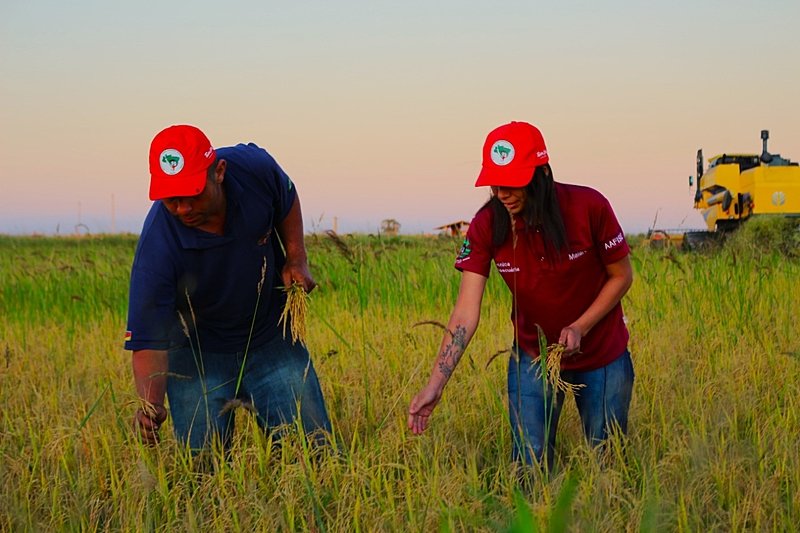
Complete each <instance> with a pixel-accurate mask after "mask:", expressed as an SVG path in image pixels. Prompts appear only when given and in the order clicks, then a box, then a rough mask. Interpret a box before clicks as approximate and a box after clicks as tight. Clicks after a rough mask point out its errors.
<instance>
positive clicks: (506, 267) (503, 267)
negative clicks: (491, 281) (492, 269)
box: [497, 261, 519, 272]
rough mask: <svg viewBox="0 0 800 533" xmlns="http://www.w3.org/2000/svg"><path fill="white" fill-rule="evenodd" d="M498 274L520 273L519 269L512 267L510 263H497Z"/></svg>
mask: <svg viewBox="0 0 800 533" xmlns="http://www.w3.org/2000/svg"><path fill="white" fill-rule="evenodd" d="M497 271H498V272H519V267H515V266H511V263H509V262H508V261H503V262H501V263H497Z"/></svg>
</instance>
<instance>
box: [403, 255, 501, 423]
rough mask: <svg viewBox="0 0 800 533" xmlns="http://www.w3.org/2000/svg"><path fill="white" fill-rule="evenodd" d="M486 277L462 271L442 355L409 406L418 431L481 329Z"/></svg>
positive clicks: (410, 416) (443, 340) (440, 353)
mask: <svg viewBox="0 0 800 533" xmlns="http://www.w3.org/2000/svg"><path fill="white" fill-rule="evenodd" d="M486 280H487V278H485V277H483V276H481V275H480V274H475V273H474V272H467V271H465V272H463V273H462V275H461V285H460V287H459V289H458V299H457V300H456V305H455V307H454V308H453V312H452V313H451V314H450V320H449V321H448V322H447V332H446V333H445V334H444V338H443V339H442V344H441V346H440V348H439V355H438V356H437V357H436V363H435V364H434V366H433V371H432V372H431V376H430V378H429V379H428V384H427V385H426V386H425V388H423V389H422V390H421V391H420V392H419V394H417V395H416V396H415V397H414V399H413V400H411V405H410V407H409V408H408V428H409V429H410V430H411V431H413V432H414V434H416V435H419V434H420V433H422V432H423V431H425V429H426V428H427V427H428V422H429V420H430V416H431V414H432V413H433V410H434V408H435V407H436V405H437V404H438V403H439V400H440V399H441V397H442V391H443V390H444V387H445V385H447V382H448V381H449V380H450V376H452V375H453V372H454V371H455V369H456V366H457V365H458V362H459V361H460V360H461V356H462V355H464V351H465V350H466V349H467V345H468V344H469V341H470V340H471V339H472V336H473V335H474V334H475V330H477V329H478V322H479V321H480V315H481V300H483V291H484V288H485V287H486Z"/></svg>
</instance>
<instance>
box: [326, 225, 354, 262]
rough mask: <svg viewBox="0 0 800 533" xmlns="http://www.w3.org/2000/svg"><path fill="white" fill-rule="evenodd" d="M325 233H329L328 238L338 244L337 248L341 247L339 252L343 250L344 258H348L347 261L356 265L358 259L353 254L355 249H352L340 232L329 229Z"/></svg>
mask: <svg viewBox="0 0 800 533" xmlns="http://www.w3.org/2000/svg"><path fill="white" fill-rule="evenodd" d="M325 235H327V236H328V238H329V239H330V240H331V241H333V244H335V245H336V248H338V249H339V252H341V254H342V255H343V256H344V258H345V259H347V262H348V263H350V264H351V265H354V264H355V262H356V260H355V256H354V255H353V250H351V249H350V247H349V246H348V245H347V243H346V242H344V240H342V238H341V237H339V234H338V233H336V232H335V231H333V230H331V229H329V230H328V231H326V232H325Z"/></svg>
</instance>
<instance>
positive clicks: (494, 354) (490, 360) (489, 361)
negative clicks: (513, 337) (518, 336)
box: [486, 348, 511, 368]
mask: <svg viewBox="0 0 800 533" xmlns="http://www.w3.org/2000/svg"><path fill="white" fill-rule="evenodd" d="M510 351H511V350H509V349H508V348H506V349H505V350H500V351H499V352H496V353H493V354H492V355H491V356H490V357H489V360H488V361H486V368H489V365H490V364H492V361H494V360H495V359H497V358H498V357H499V356H501V355H503V354H504V353H509V352H510Z"/></svg>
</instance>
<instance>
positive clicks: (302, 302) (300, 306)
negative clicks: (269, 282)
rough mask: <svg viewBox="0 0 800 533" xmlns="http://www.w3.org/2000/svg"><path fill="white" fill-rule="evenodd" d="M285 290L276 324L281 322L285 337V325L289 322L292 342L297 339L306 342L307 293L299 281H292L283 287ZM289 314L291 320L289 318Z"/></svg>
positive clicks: (302, 342)
mask: <svg viewBox="0 0 800 533" xmlns="http://www.w3.org/2000/svg"><path fill="white" fill-rule="evenodd" d="M283 290H284V292H286V305H285V306H284V308H283V312H282V313H281V317H280V319H279V320H278V324H283V338H284V339H285V338H286V325H287V323H291V325H290V327H289V329H290V330H291V333H292V344H294V343H296V342H297V341H298V340H299V341H300V343H301V344H305V343H306V317H307V316H308V300H309V296H308V293H307V292H306V291H305V289H304V288H303V286H302V285H300V284H299V283H292V284H291V285H290V286H289V287H284V289H283ZM289 315H291V317H292V318H291V320H289Z"/></svg>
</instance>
